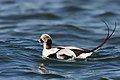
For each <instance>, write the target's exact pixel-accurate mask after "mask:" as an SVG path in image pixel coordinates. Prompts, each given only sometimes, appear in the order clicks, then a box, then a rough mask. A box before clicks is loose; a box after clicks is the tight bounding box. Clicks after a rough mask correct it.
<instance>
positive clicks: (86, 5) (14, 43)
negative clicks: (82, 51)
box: [0, 0, 120, 80]
mask: <svg viewBox="0 0 120 80" xmlns="http://www.w3.org/2000/svg"><path fill="white" fill-rule="evenodd" d="M100 19H105V20H106V21H107V22H108V23H109V25H110V26H111V27H110V28H111V30H112V28H113V26H114V22H117V30H116V32H115V34H114V36H113V37H112V38H111V39H110V40H109V41H108V42H107V43H106V45H105V46H104V47H102V48H101V50H99V51H98V52H96V53H95V54H93V55H92V56H91V57H89V58H88V59H87V60H76V61H72V62H66V61H57V60H44V59H42V58H41V52H42V46H41V45H40V44H39V43H37V42H36V40H37V39H38V38H39V36H40V35H41V34H43V33H48V34H50V35H51V36H52V38H53V45H54V46H56V45H63V44H64V45H73V46H76V47H83V48H87V49H92V48H94V47H95V46H96V45H97V44H99V43H100V42H101V40H102V39H103V38H104V37H105V35H106V32H107V29H106V27H105V24H104V23H102V21H101V20H100ZM119 21H120V1H119V0H81V1H80V0H0V80H46V79H47V80H61V79H62V80H120V36H119V35H120V33H119V32H120V25H119ZM41 63H44V64H45V66H46V68H47V69H48V70H49V72H50V74H46V75H41V74H40V73H39V72H38V67H39V65H40V64H41Z"/></svg>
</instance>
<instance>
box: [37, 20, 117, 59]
mask: <svg viewBox="0 0 120 80" xmlns="http://www.w3.org/2000/svg"><path fill="white" fill-rule="evenodd" d="M103 22H104V23H105V25H106V27H107V30H108V32H107V36H106V38H105V39H104V40H103V42H102V43H100V44H99V45H98V46H96V47H95V48H93V49H91V50H89V49H84V48H78V47H73V46H57V47H52V38H51V36H50V35H49V34H42V35H41V36H40V38H39V39H38V41H39V42H40V43H42V44H43V51H42V57H43V58H53V59H63V60H74V59H86V58H87V57H89V56H91V55H92V54H93V53H94V52H95V51H97V50H98V49H100V48H101V47H102V46H103V45H104V44H105V43H106V42H107V41H108V40H109V39H110V38H111V36H112V35H113V34H114V32H115V30H116V23H115V26H114V29H113V31H112V32H111V34H110V29H109V26H108V24H107V23H106V22H105V21H103Z"/></svg>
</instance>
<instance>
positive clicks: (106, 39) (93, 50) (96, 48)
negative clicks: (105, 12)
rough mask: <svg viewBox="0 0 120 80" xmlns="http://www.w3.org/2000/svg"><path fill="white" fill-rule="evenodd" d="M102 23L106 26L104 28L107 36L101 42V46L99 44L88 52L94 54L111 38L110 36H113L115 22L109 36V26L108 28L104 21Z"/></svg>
mask: <svg viewBox="0 0 120 80" xmlns="http://www.w3.org/2000/svg"><path fill="white" fill-rule="evenodd" d="M103 22H104V24H105V25H106V27H107V29H108V33H107V36H106V38H105V39H104V40H103V42H102V43H101V44H99V45H98V46H97V47H95V48H93V49H92V50H90V52H95V51H96V50H98V49H99V48H101V47H102V46H103V45H104V44H105V43H106V42H107V41H108V40H109V39H110V38H111V36H112V35H113V34H114V32H115V30H116V22H115V27H114V29H113V31H112V32H111V34H110V35H109V31H110V29H109V26H108V24H107V23H106V22H105V21H103Z"/></svg>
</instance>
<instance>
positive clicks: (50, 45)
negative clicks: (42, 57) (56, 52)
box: [46, 39, 52, 49]
mask: <svg viewBox="0 0 120 80" xmlns="http://www.w3.org/2000/svg"><path fill="white" fill-rule="evenodd" d="M51 47H52V40H51V39H48V40H47V45H46V48H47V49H51Z"/></svg>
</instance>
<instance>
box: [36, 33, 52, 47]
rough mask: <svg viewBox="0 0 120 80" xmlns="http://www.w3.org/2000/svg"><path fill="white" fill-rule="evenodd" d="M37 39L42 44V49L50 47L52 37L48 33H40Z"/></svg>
mask: <svg viewBox="0 0 120 80" xmlns="http://www.w3.org/2000/svg"><path fill="white" fill-rule="evenodd" d="M38 41H39V42H40V43H42V44H43V48H44V49H51V48H52V39H51V37H50V36H49V35H48V34H42V35H41V37H40V38H39V39H38Z"/></svg>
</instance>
